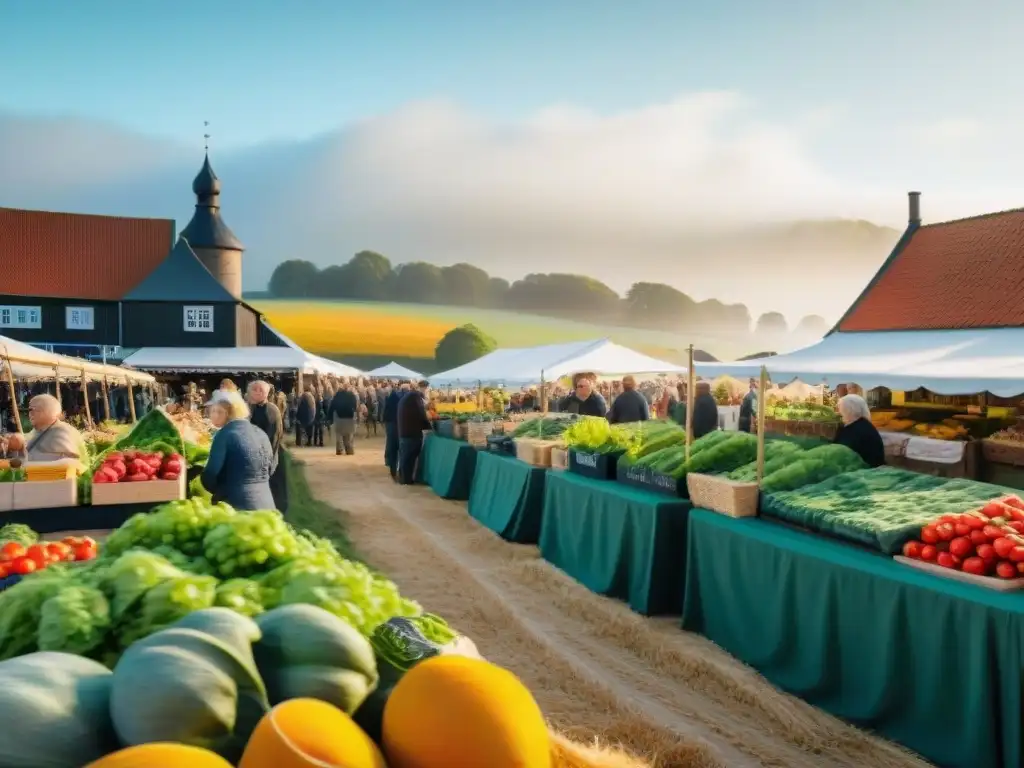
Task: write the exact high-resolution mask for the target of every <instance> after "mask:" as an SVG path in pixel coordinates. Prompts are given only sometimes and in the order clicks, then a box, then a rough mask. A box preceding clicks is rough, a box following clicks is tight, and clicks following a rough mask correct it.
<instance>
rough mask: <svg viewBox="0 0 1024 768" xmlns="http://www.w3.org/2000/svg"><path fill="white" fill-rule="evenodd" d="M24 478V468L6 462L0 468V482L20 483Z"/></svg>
mask: <svg viewBox="0 0 1024 768" xmlns="http://www.w3.org/2000/svg"><path fill="white" fill-rule="evenodd" d="M25 479H26V477H25V470H24V469H21V468H20V467H11V466H10V465H9V464H8V465H7V466H5V467H2V468H0V483H21V482H24V481H25Z"/></svg>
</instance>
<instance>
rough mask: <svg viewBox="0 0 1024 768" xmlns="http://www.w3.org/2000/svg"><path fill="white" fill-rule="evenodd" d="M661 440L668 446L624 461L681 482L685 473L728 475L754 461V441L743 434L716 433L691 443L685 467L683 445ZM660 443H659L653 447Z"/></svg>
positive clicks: (684, 449) (666, 439) (755, 453)
mask: <svg viewBox="0 0 1024 768" xmlns="http://www.w3.org/2000/svg"><path fill="white" fill-rule="evenodd" d="M684 434H685V433H684ZM662 439H663V440H664V441H665V442H667V443H669V444H668V447H664V448H657V449H656V450H654V451H652V452H650V453H644V455H642V456H640V457H639V458H636V459H627V461H628V462H629V463H630V464H632V465H633V466H637V467H646V468H647V469H650V470H652V471H653V472H656V473H658V474H661V475H667V476H669V477H674V478H676V479H681V478H683V477H685V476H686V473H687V472H709V473H714V472H729V471H732V470H734V469H736V468H738V467H740V466H743V465H744V464H747V463H749V462H750V461H752V460H754V459H756V458H757V438H756V437H754V436H753V435H750V434H747V433H745V432H724V431H722V430H716V431H714V432H710V433H708V434H706V435H704V436H703V437H701V438H699V439H697V440H694V441H693V443H692V445H690V463H689V464H687V463H686V446H685V442H683V443H679V442H675V441H669V440H668V438H667V436H666V437H665V438H662ZM660 443H661V440H659V441H658V442H657V443H656V445H658V444H660Z"/></svg>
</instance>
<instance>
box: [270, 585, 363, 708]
mask: <svg viewBox="0 0 1024 768" xmlns="http://www.w3.org/2000/svg"><path fill="white" fill-rule="evenodd" d="M254 621H255V622H256V625H257V626H258V627H259V630H260V632H261V634H262V637H261V638H260V639H259V640H258V641H257V642H256V643H254V644H253V656H254V657H255V659H256V666H257V668H258V669H259V671H260V674H261V675H262V676H263V679H264V680H265V681H266V684H267V693H268V694H269V697H270V702H271V704H275V705H276V704H279V703H281V702H282V701H286V700H287V699H301V698H311V699H319V700H320V701H326V702H327V703H329V704H333V705H334V706H336V707H337V708H338V709H340V710H341V711H343V712H345V713H346V714H349V715H351V714H352V713H353V712H355V711H356V709H358V708H359V705H360V704H362V703H363V701H364V700H365V699H366V697H367V696H368V695H369V694H370V693H371V692H372V691H373V690H374V689H375V688H376V687H377V682H378V676H377V662H376V660H375V659H374V655H373V647H372V646H371V645H370V643H369V641H368V640H367V639H366V638H365V637H363V636H362V635H360V634H359V632H358V631H357V630H356V629H355V628H354V627H352V626H351V625H350V624H348V623H347V622H345V621H344V620H342V619H339V618H338V617H337V616H335V615H334V614H331V613H328V612H327V611H325V610H323V609H322V608H318V607H316V606H315V605H305V604H299V603H296V604H291V605H283V606H280V607H278V608H275V609H273V610H272V611H268V612H267V613H264V614H261V615H260V616H257V617H256V618H255V619H254Z"/></svg>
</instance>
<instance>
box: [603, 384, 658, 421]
mask: <svg viewBox="0 0 1024 768" xmlns="http://www.w3.org/2000/svg"><path fill="white" fill-rule="evenodd" d="M649 418H651V407H650V405H648V403H647V398H646V397H644V396H643V395H642V394H641V393H639V392H637V391H636V379H634V378H633V377H632V376H626V377H625V378H623V379H622V393H621V394H620V395H619V396H618V397H616V398H615V399H614V400H612V407H611V408H610V409H609V411H608V421H609V422H610V423H612V424H628V423H630V422H633V421H647V420H648V419H649Z"/></svg>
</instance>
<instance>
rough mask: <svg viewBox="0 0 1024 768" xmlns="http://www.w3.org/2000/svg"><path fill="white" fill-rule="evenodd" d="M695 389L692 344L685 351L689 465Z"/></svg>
mask: <svg viewBox="0 0 1024 768" xmlns="http://www.w3.org/2000/svg"><path fill="white" fill-rule="evenodd" d="M696 389H697V372H696V371H694V370H693V344H691V345H690V346H689V347H687V349H686V463H687V464H689V463H690V444H691V443H692V442H693V400H694V392H695V390H696Z"/></svg>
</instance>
